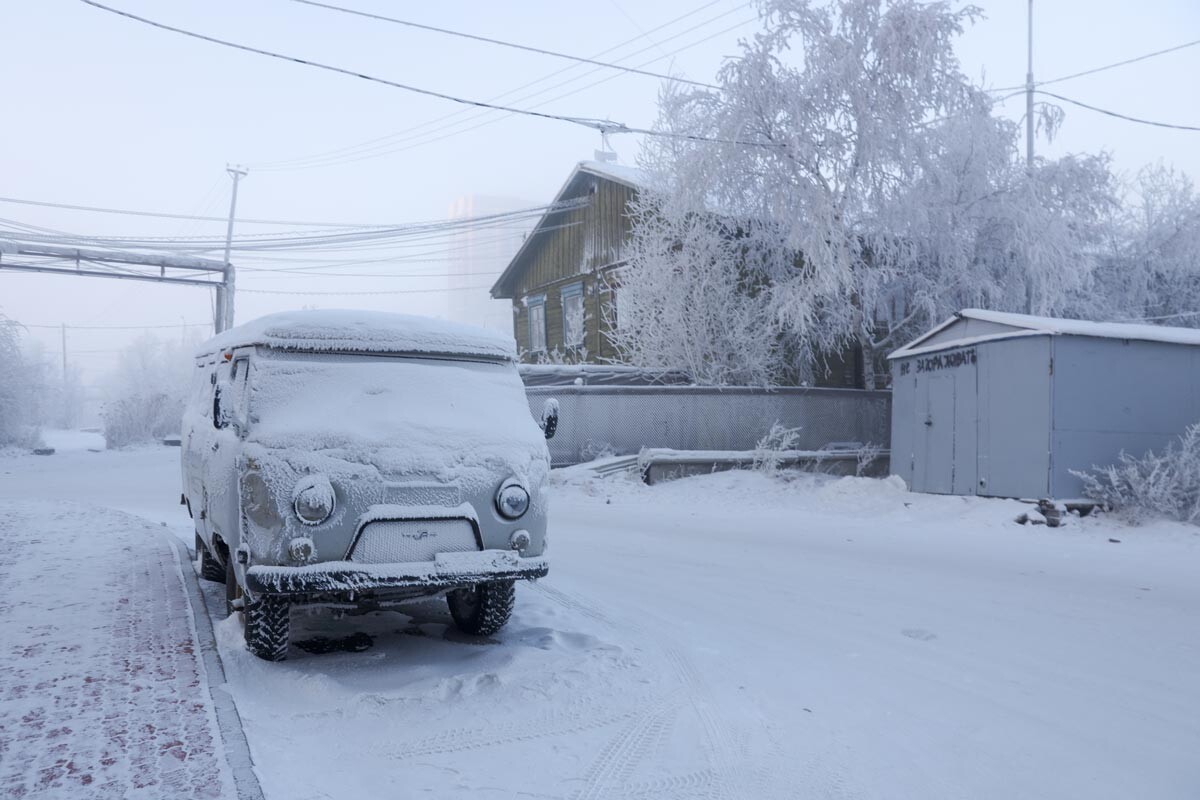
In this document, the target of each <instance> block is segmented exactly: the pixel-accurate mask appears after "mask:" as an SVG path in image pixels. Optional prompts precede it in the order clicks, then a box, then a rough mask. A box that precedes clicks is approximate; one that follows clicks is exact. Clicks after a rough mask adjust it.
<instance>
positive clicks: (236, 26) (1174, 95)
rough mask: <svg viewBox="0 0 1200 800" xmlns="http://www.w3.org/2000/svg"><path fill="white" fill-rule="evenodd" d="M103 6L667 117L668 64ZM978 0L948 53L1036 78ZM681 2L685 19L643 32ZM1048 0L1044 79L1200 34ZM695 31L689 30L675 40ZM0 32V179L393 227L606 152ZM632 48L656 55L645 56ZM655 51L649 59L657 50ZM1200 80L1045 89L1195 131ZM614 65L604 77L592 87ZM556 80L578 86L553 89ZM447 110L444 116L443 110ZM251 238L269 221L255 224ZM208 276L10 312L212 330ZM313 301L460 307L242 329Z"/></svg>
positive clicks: (62, 190) (564, 101) (20, 24)
mask: <svg viewBox="0 0 1200 800" xmlns="http://www.w3.org/2000/svg"><path fill="white" fill-rule="evenodd" d="M105 2H106V3H107V4H109V5H113V6H116V7H118V8H121V9H123V10H127V11H130V12H132V13H136V14H140V15H143V16H147V17H150V18H152V19H155V20H158V21H161V22H164V23H167V24H173V25H176V26H178V27H183V28H187V29H190V30H195V31H198V32H203V33H208V34H211V35H213V36H217V37H219V38H225V39H231V40H234V41H237V42H241V43H245V44H250V45H257V46H259V47H262V48H265V49H274V50H277V51H281V52H284V53H288V54H292V55H296V56H301V57H307V58H311V59H314V60H318V61H325V62H327V63H330V64H334V65H337V66H342V67H346V68H352V69H355V70H358V71H362V72H367V73H370V74H373V75H378V76H380V77H385V78H389V79H392V80H395V81H399V82H402V83H411V84H415V85H418V86H422V87H426V88H430V89H434V90H437V91H442V92H445V93H449V94H455V95H459V96H463V97H469V98H475V99H481V100H488V99H491V98H493V97H496V96H497V95H501V94H503V93H505V92H509V91H511V90H513V89H515V88H517V87H519V86H521V85H523V84H526V83H530V82H532V81H536V80H539V79H544V80H541V82H539V83H537V84H535V85H533V86H530V87H528V88H526V89H523V90H521V91H520V92H517V93H515V94H512V95H510V96H508V97H506V98H505V100H504V101H502V102H509V103H511V104H512V105H515V106H519V107H522V108H534V107H538V108H539V109H540V110H546V111H550V112H554V113H559V114H566V115H572V116H583V117H608V118H611V119H613V120H617V121H620V122H624V123H626V124H629V125H633V126H642V127H649V126H650V125H651V124H652V123H653V121H654V117H655V99H656V93H657V91H658V88H659V82H658V81H657V80H655V79H652V78H647V77H642V76H638V75H630V74H623V73H614V72H612V71H609V70H599V71H596V72H593V73H591V74H586V75H585V73H588V72H589V70H592V69H594V68H591V67H581V66H572V65H571V64H570V63H569V62H565V61H561V60H558V59H554V58H549V57H546V56H542V55H534V54H526V53H518V52H514V51H511V50H507V49H503V48H498V47H494V46H491V45H487V44H483V43H479V42H466V41H462V40H458V39H453V38H448V37H445V36H443V35H440V34H435V33H430V32H424V31H418V30H412V29H409V28H405V27H401V26H397V25H392V24H388V23H384V22H378V21H372V20H366V19H360V18H355V17H350V16H347V15H343V14H337V13H333V12H330V11H326V10H323V9H318V8H312V7H308V6H304V5H300V4H297V3H294V2H289V0H241V1H235V0H177V1H176V2H172V3H163V2H152V1H151V0H105ZM334 2H335V4H338V5H345V6H352V7H354V8H357V9H361V10H366V11H374V12H377V13H381V14H386V15H389V16H396V17H401V18H404V19H410V20H413V21H417V22H422V23H425V24H429V25H436V26H440V27H446V28H453V29H457V30H462V31H467V32H471V33H476V34H479V35H485V36H491V37H495V38H500V39H507V40H510V41H516V42H521V43H524V44H529V45H534V46H540V47H544V48H548V49H552V50H559V51H564V52H569V53H573V54H578V55H583V56H596V55H597V54H598V53H600V52H601V51H603V50H605V49H606V48H610V47H613V46H615V45H619V44H621V43H623V42H628V43H627V44H625V45H624V46H622V47H619V48H618V49H616V50H613V51H612V52H610V53H607V54H605V55H603V56H598V57H600V58H602V59H604V60H620V61H621V63H623V64H626V65H629V66H642V65H645V67H644V68H645V69H649V70H654V71H658V72H664V71H665V72H671V73H672V74H677V75H682V76H685V77H688V78H692V79H695V80H705V81H710V80H712V78H713V75H714V73H715V71H716V69H717V68H718V67H719V66H720V64H721V62H722V59H723V58H725V57H727V56H730V55H733V54H735V53H736V52H737V40H738V38H739V37H741V36H747V35H749V34H751V33H752V32H753V31H754V30H755V28H756V26H757V22H756V20H755V16H756V15H755V13H754V9H753V6H751V5H746V4H743V3H739V2H736V0H716V2H712V3H710V4H709V5H707V6H705V5H704V2H703V0H647V1H646V2H642V3H633V2H632V0H593V1H592V2H589V3H586V4H585V3H569V2H548V1H547V0H531V1H530V2H514V3H494V2H475V1H474V0H469V1H468V2H461V3H399V2H385V0H334ZM979 5H980V6H981V7H982V8H983V10H984V12H985V13H986V15H987V18H986V19H985V20H983V21H981V22H980V23H978V24H977V25H976V26H975V28H974V29H972V30H971V31H970V32H968V34H967V35H966V36H964V37H963V38H962V40H961V41H960V43H959V46H958V52H959V56H960V58H961V59H962V62H963V66H964V68H965V70H966V72H967V73H968V74H969V75H971V76H972V77H975V78H977V79H978V80H980V81H981V82H982V83H984V85H987V86H992V87H998V86H1009V85H1016V84H1021V83H1022V82H1023V81H1024V75H1025V58H1026V50H1025V35H1026V34H1025V24H1026V23H1025V20H1026V8H1027V4H1026V2H1025V0H983V1H982V2H980V3H979ZM697 9H700V10H698V11H697ZM689 12H695V13H692V14H691V15H690V16H687V17H686V18H685V19H682V20H680V21H678V22H676V23H674V24H672V25H669V26H666V27H663V28H662V29H661V30H658V31H655V32H653V33H651V34H650V35H649V36H646V35H645V34H646V32H647V31H651V30H652V29H654V28H656V27H658V26H660V25H662V24H663V23H666V22H668V21H669V20H672V19H674V18H676V17H680V16H681V15H684V14H688V13H689ZM1034 13H1035V28H1034V38H1035V54H1034V70H1035V77H1036V78H1037V79H1049V78H1055V77H1058V76H1060V75H1065V74H1068V73H1073V72H1078V71H1081V70H1085V69H1089V68H1092V67H1096V66H1101V65H1104V64H1107V63H1110V62H1114V61H1119V60H1123V59H1126V58H1131V57H1135V56H1138V55H1141V54H1143V53H1147V52H1150V51H1154V50H1159V49H1163V48H1167V47H1171V46H1173V45H1177V44H1182V43H1184V42H1187V41H1190V40H1192V39H1197V38H1200V3H1197V2H1196V1H1195V0H1143V1H1142V2H1138V3H1133V2H1129V1H1128V0H1123V1H1121V2H1119V1H1118V0H1057V2H1053V3H1051V2H1046V0H1038V2H1037V4H1036V7H1035V12H1034ZM689 28H694V30H691V31H690V32H685V31H687V29H689ZM730 28H732V30H730ZM0 30H2V31H3V32H4V45H3V47H0V76H3V78H2V83H0V89H2V91H0V98H3V105H2V106H0V109H2V110H0V114H2V115H3V119H4V124H3V125H0V196H3V197H15V198H22V199H31V200H44V201H52V202H63V203H73V204H83V205H94V206H104V207H110V208H128V209H140V210H149V211H159V212H169V213H181V214H200V215H212V216H223V215H225V214H226V213H227V211H228V203H229V183H230V181H229V178H228V176H227V175H226V174H225V171H224V168H225V165H226V163H228V162H233V163H242V164H247V165H249V167H250V174H249V176H248V177H247V178H246V179H245V180H244V181H243V183H242V188H241V193H240V196H239V207H238V210H239V216H246V217H262V218H273V219H298V220H318V221H336V222H347V223H403V222H408V221H416V220H432V219H441V218H444V217H445V216H446V214H447V211H448V209H449V207H450V205H451V203H452V202H453V201H454V200H455V199H456V198H459V197H462V196H464V195H469V194H480V195H502V196H508V197H519V198H528V199H529V200H531V201H534V202H537V203H541V202H547V201H549V200H550V199H551V198H552V196H553V194H554V192H555V191H556V190H557V189H558V188H559V186H560V185H561V184H562V182H563V180H564V179H565V178H566V176H567V174H568V172H569V171H570V169H571V167H572V166H573V165H574V164H575V163H576V162H577V161H579V160H582V159H586V158H591V156H592V152H593V150H595V149H596V148H597V147H598V146H599V144H600V142H599V135H598V134H596V133H594V132H591V131H588V130H585V129H583V128H578V127H575V126H572V125H569V124H566V123H560V122H553V121H546V120H537V119H531V118H525V117H514V116H507V115H502V114H496V113H487V112H482V114H481V112H478V111H472V110H467V111H464V110H463V108H462V107H461V106H456V105H454V104H451V103H448V102H445V101H441V100H435V99H432V98H427V97H420V96H416V95H413V94H410V93H407V92H403V91H400V90H397V89H393V88H388V87H385V86H380V85H377V84H372V83H368V82H366V81H362V80H357V79H353V78H349V77H345V76H339V75H333V74H329V73H324V72H320V71H316V70H313V69H310V68H307V67H302V66H299V65H295V64H291V63H283V62H280V61H275V60H271V59H267V58H264V57H262V56H257V55H252V54H248V53H241V52H236V51H232V50H229V49H226V48H222V47H219V46H216V45H212V44H208V43H205V42H199V41H193V40H189V39H185V38H182V37H180V36H178V35H175V34H172V33H168V32H165V31H161V30H156V29H153V28H149V27H146V26H143V25H140V24H138V23H135V22H131V21H129V20H126V19H123V18H120V17H117V16H114V15H111V14H108V13H106V12H102V11H99V10H97V9H94V8H91V7H89V6H87V5H85V4H83V3H81V2H78V0H37V2H33V1H32V0H30V1H28V2H23V3H19V2H17V0H3V2H2V3H0ZM635 37H640V38H635ZM672 37H674V38H672ZM629 40H634V41H631V42H630V41H629ZM641 49H644V52H642V53H640V54H638V55H632V56H631V55H630V54H632V53H634V52H635V51H637V50H641ZM676 50H678V51H679V52H677V53H676V52H674V51H676ZM653 59H657V60H654V61H653V63H649V64H646V63H645V62H648V61H651V60H653ZM614 75H615V76H616V77H612V76H614ZM1198 75H1200V47H1195V48H1191V49H1188V50H1183V51H1180V52H1177V53H1171V54H1168V55H1164V56H1161V57H1158V58H1155V59H1151V60H1147V61H1144V62H1140V63H1138V64H1135V65H1131V66H1127V67H1122V68H1120V69H1116V70H1111V71H1108V72H1104V73H1101V74H1099V75H1095V76H1090V77H1085V78H1080V79H1077V80H1072V81H1068V82H1064V83H1061V84H1058V85H1056V86H1055V87H1053V88H1052V90H1053V91H1056V92H1058V93H1061V94H1063V95H1067V96H1069V97H1073V98H1076V99H1078V100H1081V101H1084V102H1087V103H1090V104H1092V105H1097V106H1101V107H1104V108H1109V109H1112V110H1115V111H1119V112H1122V113H1125V114H1129V115H1132V116H1136V117H1145V118H1149V119H1154V120H1159V121H1165V122H1172V123H1180V124H1186V125H1200V107H1198V104H1197V99H1198V97H1200V91H1198V89H1197V76H1198ZM606 78H611V79H610V80H606V81H605V82H603V83H601V84H599V85H596V86H591V85H590V84H592V83H594V82H596V81H598V80H601V79H606ZM568 81H570V82H568ZM563 82H567V83H564V85H562V86H559V87H557V88H550V87H552V86H553V85H554V84H558V83H563ZM538 92H540V93H538ZM568 92H569V93H570V94H569V95H568V96H563V97H560V95H564V94H567V93H568ZM535 93H538V94H535ZM527 95H534V96H528V97H527ZM1065 108H1066V112H1067V119H1066V124H1065V126H1064V128H1063V130H1062V132H1061V134H1060V136H1059V139H1058V140H1057V141H1056V142H1055V143H1053V144H1052V145H1047V144H1046V143H1045V142H1044V141H1041V142H1039V148H1040V149H1041V150H1042V152H1045V153H1048V154H1052V155H1057V154H1061V153H1064V152H1095V151H1098V150H1108V151H1109V152H1111V153H1112V154H1113V155H1114V157H1115V159H1116V163H1117V165H1118V167H1119V168H1120V169H1122V170H1125V171H1129V172H1132V171H1135V170H1136V169H1137V168H1138V167H1140V166H1141V165H1143V164H1146V163H1148V162H1152V161H1156V160H1159V159H1162V160H1164V161H1166V162H1168V163H1173V164H1175V165H1176V166H1178V167H1179V168H1181V169H1183V170H1184V171H1186V172H1188V173H1190V174H1191V175H1193V176H1196V175H1200V133H1197V132H1185V131H1174V130H1165V129H1157V128H1152V127H1148V126H1145V125H1137V124H1133V123H1129V122H1124V121H1120V120H1116V119H1111V118H1108V117H1104V116H1100V115H1097V114H1095V113H1093V112H1090V111H1085V110H1083V109H1076V108H1073V107H1070V106H1067V107H1065ZM1004 111H1005V113H1008V114H1011V115H1012V116H1013V117H1014V118H1016V117H1019V116H1020V115H1021V114H1023V113H1024V101H1023V98H1017V99H1014V100H1012V101H1009V103H1008V104H1007V105H1006V106H1005V107H1004ZM446 115H454V116H452V117H450V118H449V119H441V118H443V117H445V116H446ZM481 122H487V123H489V124H484V125H479V123H481ZM477 125H478V127H474V126H477ZM417 126H423V127H419V128H418V127H417ZM393 134H399V135H396V136H395V137H394V138H392V139H387V140H385V144H387V145H388V146H387V147H381V148H378V149H381V150H384V151H386V152H385V153H384V154H383V155H382V156H380V157H372V158H359V159H358V160H350V159H349V158H348V157H347V156H346V154H345V153H342V154H341V155H339V156H337V157H335V158H331V159H329V161H331V162H332V163H330V164H328V165H326V166H321V167H317V168H305V169H277V170H268V169H266V168H265V167H264V166H263V165H265V164H266V163H267V162H279V161H285V160H296V159H302V158H307V157H310V156H312V155H314V154H321V153H327V152H329V151H339V150H343V149H344V148H349V147H352V146H354V145H357V144H359V143H361V142H364V141H369V140H375V139H379V138H380V137H386V136H389V135H393ZM613 141H614V144H615V148H616V150H617V152H618V153H619V155H620V157H621V160H622V161H623V162H624V163H633V161H634V160H635V158H636V155H637V148H638V139H637V137H632V136H628V137H616V138H614V140H613ZM0 218H4V219H8V220H17V221H19V222H22V223H26V224H31V225H39V226H44V227H49V228H57V229H63V230H68V231H71V232H75V233H84V234H96V235H143V234H145V235H171V236H179V235H197V234H203V235H210V236H219V235H223V233H224V226H223V224H220V223H201V222H184V221H158V220H151V219H145V218H137V217H120V216H110V215H103V214H93V213H81V212H68V211H60V210H56V209H50V208H40V207H34V206H24V205H15V204H11V203H3V202H0ZM238 230H239V232H240V233H251V232H256V231H261V230H263V229H262V228H261V227H251V226H248V225H243V226H241V227H239V229H238ZM395 252H399V251H395ZM351 257H353V256H351ZM431 257H432V258H436V257H437V256H436V254H435V255H434V256H431ZM410 258H411V255H410ZM247 266H249V264H248V265H247ZM257 266H260V267H265V266H269V264H267V263H263V262H259V263H258V264H257ZM378 269H380V270H381V271H385V272H386V271H389V269H390V271H391V272H401V273H407V274H410V275H411V273H413V272H418V271H423V272H425V273H429V274H434V275H440V274H441V273H442V272H443V271H444V270H445V269H446V263H445V261H444V260H442V261H436V260H434V261H428V262H424V263H418V262H413V261H409V262H406V263H402V264H399V265H390V267H389V265H384V266H383V267H380V268H378ZM355 271H356V272H362V271H363V270H361V269H360V270H355ZM444 285H445V279H444V278H440V277H438V278H414V277H398V278H397V277H393V278H373V277H346V278H339V279H331V278H315V279H314V278H308V279H303V280H299V279H297V278H296V276H295V275H288V276H283V275H278V274H277V275H262V274H254V273H251V272H249V271H247V272H244V273H242V275H241V277H240V279H239V286H240V287H242V288H255V289H287V290H294V291H318V292H319V291H329V290H335V289H342V290H345V291H356V292H377V291H378V292H386V291H396V290H402V289H404V290H408V289H429V288H440V287H442V286H444ZM479 291H480V292H483V291H485V290H482V289H480V290H479ZM208 294H209V293H208V291H207V290H204V289H193V288H189V287H178V286H162V285H158V284H151V283H140V282H138V283H135V282H125V281H112V280H105V279H87V278H67V277H59V276H47V275H23V274H14V273H8V272H0V311H3V312H4V313H5V314H6V315H8V316H9V317H12V318H15V319H18V320H20V321H22V322H26V323H30V324H34V325H42V324H58V323H60V322H66V323H67V324H68V325H72V324H73V325H81V326H83V325H177V324H179V323H180V322H181V321H187V322H204V321H207V320H209V319H211V308H210V303H211V301H210V298H209V296H208ZM300 305H313V306H319V307H361V308H380V309H391V310H399V311H407V312H415V313H422V312H424V313H433V314H439V313H443V311H444V309H445V300H444V297H442V296H441V295H439V294H437V293H425V294H408V295H404V294H376V295H354V296H344V297H319V296H285V295H267V294H242V295H240V296H239V297H238V306H237V308H238V321H246V320H248V319H252V318H254V317H256V316H259V315H261V314H264V313H268V312H271V311H277V310H284V309H288V308H296V307H298V306H300ZM31 334H32V336H33V338H35V339H37V340H39V341H43V342H45V346H46V350H47V352H49V353H53V354H57V352H58V347H59V345H58V334H57V332H55V331H52V330H49V329H43V328H35V329H32V330H31ZM134 335H136V332H134V331H87V332H75V333H73V334H72V335H71V344H70V346H69V353H70V352H71V351H78V352H77V353H76V354H75V355H73V356H72V358H73V360H75V362H76V363H79V364H82V365H83V366H84V367H85V370H86V374H87V376H88V378H89V379H94V378H95V377H97V375H98V374H99V372H100V371H102V370H103V369H104V368H106V367H107V366H108V365H111V364H112V363H113V360H114V359H115V358H116V354H115V351H116V350H117V349H119V348H120V347H121V346H122V345H124V344H125V343H127V342H128V341H129V340H130V339H131V338H132V337H133V336H134Z"/></svg>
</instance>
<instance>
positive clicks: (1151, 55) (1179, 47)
mask: <svg viewBox="0 0 1200 800" xmlns="http://www.w3.org/2000/svg"><path fill="white" fill-rule="evenodd" d="M1198 44H1200V39H1195V40H1193V41H1190V42H1184V43H1183V44H1178V45H1175V46H1174V47H1168V48H1166V49H1165V50H1155V51H1154V52H1153V53H1146V54H1145V55H1140V56H1136V57H1134V58H1127V59H1125V60H1124V61H1117V62H1115V63H1112V64H1105V65H1104V66H1102V67H1094V68H1092V69H1085V70H1084V71H1083V72H1074V73H1072V74H1070V75H1063V76H1062V77H1059V78H1051V79H1050V80H1048V81H1035V82H1034V84H1033V85H1034V86H1035V87H1037V86H1049V85H1050V84H1052V83H1061V82H1063V81H1069V80H1074V79H1075V78H1082V77H1083V76H1085V75H1095V74H1096V73H1097V72H1104V71H1105V70H1110V69H1116V68H1117V67H1124V66H1126V65H1128V64H1136V63H1137V62H1139V61H1145V60H1146V59H1148V58H1154V57H1155V56H1161V55H1166V54H1167V53H1174V52H1175V51H1176V50H1183V49H1185V48H1188V47H1195V46H1196V45H1198ZM1014 89H1020V90H1022V91H1024V89H1025V86H1024V84H1022V85H1020V86H1005V87H1003V88H1000V89H989V90H988V91H991V92H1009V91H1012V90H1014Z"/></svg>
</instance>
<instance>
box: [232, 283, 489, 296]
mask: <svg viewBox="0 0 1200 800" xmlns="http://www.w3.org/2000/svg"><path fill="white" fill-rule="evenodd" d="M491 288H492V285H491V284H488V285H487V286H453V287H450V288H444V289H389V290H385V291H382V292H293V291H288V290H286V289H241V288H239V289H238V291H239V292H250V293H251V294H291V295H306V296H320V295H330V296H341V295H368V294H429V293H431V292H465V291H478V290H480V289H491Z"/></svg>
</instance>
